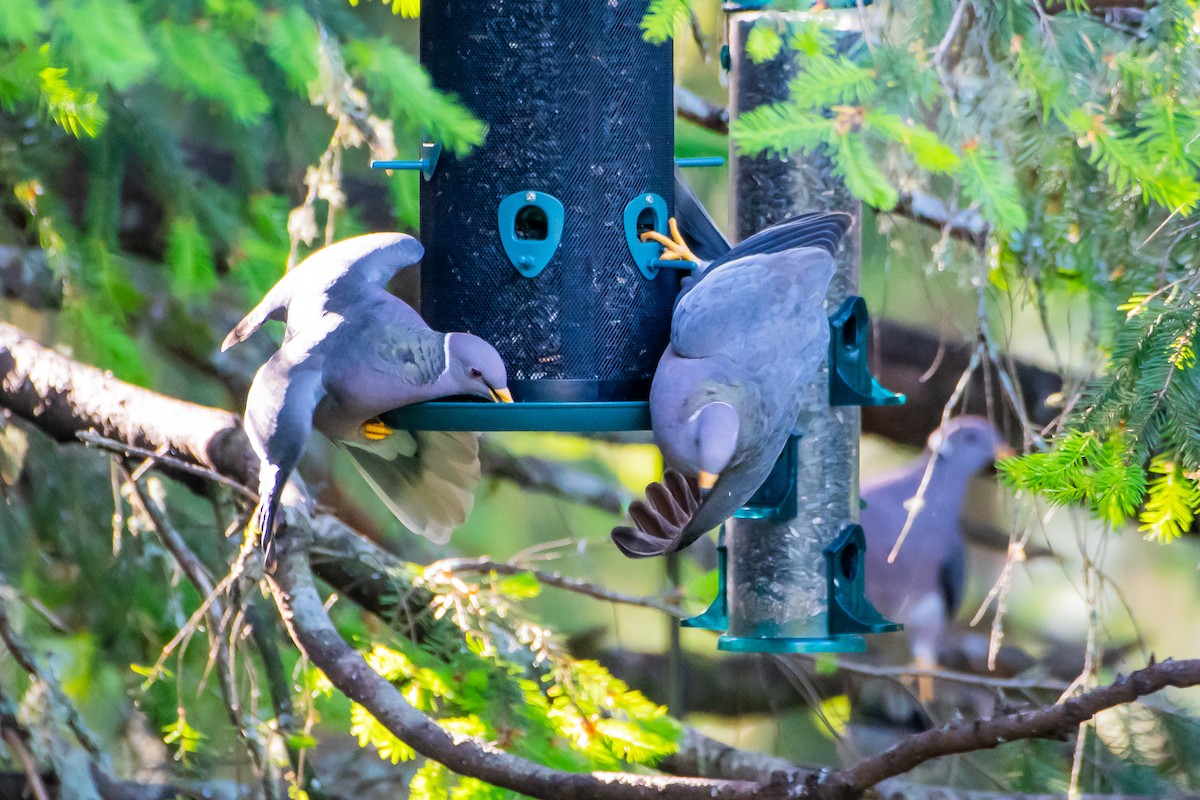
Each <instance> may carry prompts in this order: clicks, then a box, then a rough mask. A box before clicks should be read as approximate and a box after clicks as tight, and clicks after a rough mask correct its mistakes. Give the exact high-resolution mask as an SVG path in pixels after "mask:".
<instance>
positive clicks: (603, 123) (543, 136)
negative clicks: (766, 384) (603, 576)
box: [373, 0, 679, 431]
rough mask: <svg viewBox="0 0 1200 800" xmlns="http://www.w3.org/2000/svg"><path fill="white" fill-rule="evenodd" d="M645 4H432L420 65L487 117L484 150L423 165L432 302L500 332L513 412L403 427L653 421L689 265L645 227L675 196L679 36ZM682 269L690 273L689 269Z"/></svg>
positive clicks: (576, 427) (599, 426) (431, 316)
mask: <svg viewBox="0 0 1200 800" xmlns="http://www.w3.org/2000/svg"><path fill="white" fill-rule="evenodd" d="M648 5H649V3H648V2H647V0H619V1H618V2H597V3H593V2H578V0H561V1H560V2H542V0H490V2H487V3H484V4H483V6H484V7H483V8H481V7H480V6H481V4H480V3H479V2H478V0H473V1H472V0H449V1H448V2H439V3H431V4H428V6H427V8H426V9H424V10H423V11H422V14H421V61H422V63H423V64H424V66H425V68H426V69H427V70H428V71H429V74H430V75H431V77H432V78H433V82H434V85H435V86H437V88H438V89H440V90H442V91H445V92H448V93H451V94H454V95H457V96H458V97H459V98H460V99H461V100H462V102H463V103H464V104H465V105H466V106H467V107H468V108H469V109H470V110H471V111H472V112H473V113H474V114H475V115H476V116H477V117H479V118H480V119H482V120H484V121H485V122H486V123H487V125H488V134H487V139H486V142H485V143H484V144H483V145H482V146H480V147H478V148H476V149H475V150H473V151H472V152H471V153H470V154H469V155H466V156H463V157H455V156H453V155H449V154H445V153H441V152H440V149H439V148H437V147H436V145H434V144H428V145H426V146H425V148H424V153H423V158H422V159H420V160H419V161H413V162H376V163H375V164H374V165H373V166H376V167H383V168H397V167H401V168H410V169H421V171H422V173H423V175H424V178H425V179H424V180H423V181H422V182H421V240H422V242H423V243H424V245H425V258H424V260H423V261H422V264H421V313H422V315H423V316H424V317H425V319H426V320H427V321H428V322H429V324H430V325H432V326H433V327H434V328H436V329H438V330H461V331H471V332H472V333H475V334H477V335H479V336H482V337H483V338H484V339H486V340H488V341H490V342H492V343H493V344H494V345H495V346H496V348H497V349H498V350H499V351H500V354H501V355H502V356H503V357H504V360H505V363H506V364H507V365H508V370H509V387H510V388H511V389H512V392H513V396H514V397H515V398H516V400H517V401H518V402H516V403H515V404H513V405H505V406H499V405H481V404H475V403H435V404H428V405H425V406H422V407H420V408H413V409H406V410H404V411H400V412H397V413H396V414H395V415H393V417H392V418H390V419H389V422H393V423H395V424H399V425H405V426H410V427H412V426H418V427H435V428H438V429H443V430H558V431H594V430H614V429H647V428H648V427H649V417H648V412H647V408H646V398H647V397H648V394H649V388H650V379H651V377H652V376H653V374H654V367H655V365H656V364H657V363H658V358H659V356H660V355H661V354H662V351H663V349H664V348H665V347H666V344H667V338H668V330H669V325H670V318H671V306H672V303H673V301H674V298H675V295H676V293H677V291H678V288H679V277H678V276H679V272H678V269H666V268H664V266H665V265H663V264H660V262H659V261H658V258H659V255H660V254H661V250H662V248H661V246H659V245H657V244H655V243H653V242H649V243H646V242H642V241H641V240H640V238H639V237H640V235H641V234H642V233H644V232H646V231H650V230H657V231H659V232H662V233H666V231H667V220H668V218H669V217H670V216H671V212H672V205H673V199H674V183H673V180H674V179H673V169H674V164H673V155H674V153H673V148H674V110H673V107H672V87H673V80H674V78H673V56H672V51H671V47H670V45H653V44H649V43H647V42H646V41H645V40H644V39H643V37H642V30H641V27H640V24H641V21H642V17H643V16H644V14H645V12H646V10H647V7H648ZM674 266H676V267H678V264H675V265H674Z"/></svg>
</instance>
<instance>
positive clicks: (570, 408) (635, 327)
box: [372, 0, 898, 652]
mask: <svg viewBox="0 0 1200 800" xmlns="http://www.w3.org/2000/svg"><path fill="white" fill-rule="evenodd" d="M649 5H650V0H605V1H604V2H592V1H591V0H587V1H586V2H585V1H584V0H557V1H555V0H550V1H549V2H546V1H545V0H485V2H480V0H441V2H438V3H429V4H426V8H424V9H423V10H422V14H421V23H420V24H421V61H422V63H423V64H424V66H425V68H426V69H427V70H428V71H429V74H430V75H431V77H432V79H433V82H434V85H435V86H436V87H437V88H438V89H439V90H441V91H444V92H448V93H450V94H453V95H456V96H458V97H459V98H460V99H461V101H462V102H463V103H464V104H465V105H466V106H467V107H468V108H469V109H470V110H471V111H472V112H473V113H474V114H475V115H476V116H477V117H479V118H480V119H482V120H484V121H485V122H486V123H487V125H488V134H487V137H486V141H485V142H484V143H483V144H482V145H481V146H479V147H477V148H476V149H475V150H473V151H471V153H470V154H468V155H465V156H461V157H459V156H454V155H451V154H448V153H443V152H442V149H441V147H440V146H439V145H438V144H437V143H436V142H430V143H426V144H424V145H423V146H422V150H421V154H420V158H419V159H416V160H413V161H387V162H375V163H374V164H373V165H372V166H374V167H377V168H383V169H414V170H420V172H421V173H422V176H423V180H422V181H421V236H420V238H421V241H422V243H423V244H424V245H425V258H424V259H423V261H422V264H421V313H422V315H423V316H424V318H425V319H426V320H427V321H428V322H429V324H430V325H431V326H433V327H434V328H435V329H438V330H448V331H449V330H457V331H470V332H471V333H474V334H477V335H479V336H482V337H483V338H484V339H486V340H488V341H490V342H491V343H493V344H494V345H495V346H496V348H497V349H498V350H499V351H500V354H501V355H502V356H503V357H504V360H505V362H506V364H507V366H508V370H509V387H510V388H511V389H512V392H513V396H514V398H515V399H516V402H515V403H512V404H499V403H495V404H493V403H476V402H452V401H447V402H434V403H425V404H422V405H417V406H410V407H406V408H403V409H397V410H396V411H393V412H391V413H390V414H387V415H384V420H385V421H386V422H387V423H388V424H389V425H391V426H393V427H396V428H402V429H410V430H412V429H426V430H457V431H497V430H524V431H560V432H593V431H613V430H649V428H650V415H649V409H648V403H647V398H648V396H649V388H650V381H651V378H652V377H653V374H654V369H655V366H656V365H657V363H658V360H659V357H660V356H661V355H662V352H663V350H664V349H665V348H666V345H667V342H668V338H669V330H670V319H671V310H672V306H673V304H674V300H675V297H676V295H677V293H678V290H679V286H680V276H681V272H680V266H681V265H680V262H677V261H662V260H660V257H661V255H662V248H661V246H660V245H658V244H656V243H654V242H643V241H642V240H641V235H642V234H643V233H646V232H648V231H658V232H659V233H663V234H666V233H667V231H668V224H667V221H668V219H669V218H670V217H671V216H672V213H673V206H674V200H675V198H674V167H675V164H676V160H675V159H674V152H673V149H674V108H673V88H674V75H673V53H672V49H671V47H670V46H669V45H654V44H650V43H648V42H646V41H645V39H644V38H643V35H642V29H641V21H642V19H643V17H644V16H645V14H646V12H647V10H648V7H649ZM691 161H692V162H693V163H692V164H691V165H695V166H700V165H706V166H707V165H711V160H705V159H701V160H698V161H700V162H701V163H694V162H695V161H697V160H691ZM681 162H682V160H681ZM717 163H720V160H719V159H718V160H717ZM681 165H684V166H687V165H689V164H682V163H681ZM790 188H791V186H790V184H786V183H785V184H784V185H782V186H781V188H780V191H781V192H788V191H789V189H790ZM817 205H819V204H814V207H816V206H817ZM777 221H779V220H778V219H770V220H768V221H767V222H777ZM740 227H742V226H740V225H739V228H740ZM751 232H752V231H751ZM854 274H855V276H856V275H857V261H856V260H855V262H854ZM855 281H856V278H855ZM839 301H840V300H839ZM848 302H849V301H848ZM851 306H853V307H851ZM851 306H843V308H842V310H841V312H840V313H839V314H837V315H836V319H835V320H834V323H835V325H836V330H835V335H834V337H833V346H832V347H831V351H830V369H829V371H828V372H826V373H823V375H826V374H828V375H830V376H831V377H830V379H829V380H828V381H825V379H824V378H823V379H822V381H823V383H822V387H825V386H828V390H825V389H824V388H821V389H820V392H822V393H823V394H822V395H821V396H825V397H826V399H825V400H818V401H817V403H816V404H817V405H819V406H821V407H822V408H823V409H825V410H828V409H829V408H830V407H831V406H830V404H831V403H834V404H837V405H841V406H846V405H861V404H875V403H877V402H880V403H893V402H896V401H897V399H898V398H896V397H895V396H892V395H890V393H887V392H886V391H885V390H882V389H879V388H878V387H877V386H876V385H875V384H874V382H873V379H872V378H871V377H870V374H869V371H868V370H867V369H866V325H867V320H866V311H865V306H863V305H862V304H861V301H858V304H857V305H854V304H853V303H851ZM843 331H846V333H843ZM843 378H844V380H843ZM876 389H878V391H876ZM814 391H818V389H817V388H816V387H814ZM838 413H841V412H838ZM856 413H857V409H855V414H856ZM814 419H816V418H814ZM855 419H857V417H855ZM848 430H849V429H846V431H848ZM846 431H842V432H841V433H839V434H837V435H840V436H841V437H842V438H848V437H849V436H850V435H851V434H849V433H847V432H846ZM814 433H816V434H817V438H818V439H819V438H820V436H821V433H822V432H821V431H819V430H815V431H814ZM852 435H853V437H854V442H853V446H851V445H850V444H849V443H847V445H846V451H847V453H848V454H849V455H850V456H853V458H854V459H856V458H857V435H858V432H857V427H855V428H854V429H853V432H852ZM843 455H845V454H843ZM806 459H808V460H809V461H811V460H812V456H811V454H807V453H806V445H805V443H804V439H803V436H801V437H799V438H796V437H794V438H793V441H792V442H791V443H789V446H788V447H787V448H786V449H785V452H784V454H783V456H781V459H780V462H779V464H778V465H777V466H776V469H775V471H774V472H773V473H772V475H771V477H770V478H769V479H768V481H767V482H766V484H765V485H764V487H763V488H762V489H760V490H759V493H758V494H757V495H756V496H755V498H753V499H752V500H751V502H750V503H749V504H748V505H747V507H746V508H744V509H742V511H740V512H739V514H738V517H739V519H740V520H742V521H746V522H754V521H764V522H766V523H770V524H773V525H774V524H778V525H782V526H784V528H781V530H783V529H785V528H786V526H787V524H788V523H789V521H791V520H796V521H797V522H803V521H804V520H801V519H800V518H801V517H804V516H805V513H806V511H805V507H804V501H805V496H804V494H803V491H799V492H798V488H799V489H800V490H803V489H804V488H805V487H804V485H803V482H802V481H801V480H800V477H802V476H804V475H805V469H804V467H805V463H804V462H805V460H806ZM810 466H811V465H810ZM808 471H809V472H813V470H812V469H809V470H808ZM814 474H815V473H814ZM853 475H854V481H853V486H852V487H851V486H847V488H846V492H845V494H847V495H852V497H853V498H854V500H855V502H856V498H857V472H856V471H855V472H854V473H853ZM798 476H799V477H798ZM841 500H844V501H846V503H849V502H850V498H849V497H847V498H840V500H839V502H838V503H833V504H832V505H831V507H830V509H829V511H830V513H831V514H832V515H833V516H836V517H838V518H839V519H841V518H843V517H844V522H845V523H846V525H847V532H846V533H845V535H844V536H840V537H839V538H838V539H837V541H832V538H833V537H832V536H831V535H827V534H826V532H824V531H819V532H817V533H815V534H814V536H815V538H814V541H815V542H816V544H815V548H816V549H815V553H816V555H815V556H814V557H809V556H810V555H811V554H810V553H809V552H808V550H812V548H808V550H805V551H804V553H803V554H800V550H797V549H795V548H792V549H790V550H789V549H787V548H786V547H784V548H778V547H776V548H774V549H772V547H773V545H771V544H770V542H768V539H770V538H773V537H772V536H766V537H758V536H756V535H749V536H748V534H747V533H746V532H738V533H736V534H733V535H731V545H730V547H729V549H728V558H726V557H725V556H726V549H725V548H724V547H722V551H721V552H722V560H721V561H722V569H721V578H722V588H721V592H720V595H719V596H718V598H717V601H716V602H714V603H713V606H712V607H711V608H710V609H709V611H708V612H706V613H705V614H704V615H701V617H698V618H696V619H694V620H691V621H689V623H690V624H691V626H692V627H704V628H710V629H713V630H718V631H722V632H726V635H725V636H723V637H722V638H721V644H720V646H721V647H722V649H730V650H742V651H768V652H805V651H825V650H845V649H857V648H858V646H859V645H860V644H861V639H860V638H859V637H858V636H857V634H858V633H862V632H875V631H882V630H890V629H894V627H895V626H892V625H890V624H889V623H886V621H885V620H882V619H881V618H879V617H878V615H877V614H874V615H873V609H870V605H869V603H867V601H866V598H865V597H864V596H863V585H862V574H861V570H857V569H856V567H857V565H858V564H860V563H861V552H862V546H863V542H862V534H861V531H857V533H856V532H855V531H854V530H853V529H852V528H856V527H857V526H853V519H854V518H855V517H856V514H855V513H846V514H843V513H842V510H841V505H840V501H841ZM736 522H737V520H735V521H734V523H736ZM731 524H733V523H731ZM803 527H804V526H803V525H799V526H797V527H796V528H795V531H794V532H792V531H791V529H786V531H785V532H786V535H787V536H788V537H791V538H795V537H796V536H799V535H801V533H800V531H801V529H802V528H803ZM826 539H829V540H830V541H826ZM756 541H757V542H759V544H761V545H763V546H762V547H755V546H748V545H753V544H754V543H755V542H756ZM826 545H828V547H827V546H826ZM822 548H824V550H822ZM755 554H757V555H755ZM763 554H765V555H763ZM760 556H762V557H760ZM790 561H794V562H797V563H795V564H792V563H789V562H790ZM801 561H802V562H803V563H799V562H801ZM809 562H812V563H809ZM727 564H728V567H729V569H728V574H727V571H726V569H725V567H726V565H727ZM727 586H728V590H727V589H726V587H727ZM777 601H778V602H777ZM772 609H785V611H784V612H780V613H776V612H775V611H772ZM789 609H790V610H789ZM792 611H795V613H794V614H793V613H792ZM689 623H685V624H689ZM827 623H828V624H827Z"/></svg>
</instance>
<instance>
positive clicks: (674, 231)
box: [639, 217, 700, 264]
mask: <svg viewBox="0 0 1200 800" xmlns="http://www.w3.org/2000/svg"><path fill="white" fill-rule="evenodd" d="M667 226H668V227H669V228H670V229H671V236H670V237H669V238H668V237H667V236H664V235H663V234H661V233H659V232H658V231H646V232H645V233H643V234H642V235H641V237H639V238H641V240H642V241H643V242H658V243H659V244H661V245H662V246H663V253H662V255H661V256H659V259H660V260H662V261H691V262H692V263H694V264H699V263H700V258H699V257H698V256H697V255H696V254H695V253H693V252H692V249H691V248H690V247H688V246H687V242H685V241H684V240H683V235H682V234H681V233H680V232H679V223H678V222H676V221H675V218H674V217H671V218H670V219H669V220H667Z"/></svg>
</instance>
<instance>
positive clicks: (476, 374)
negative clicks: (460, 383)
mask: <svg viewBox="0 0 1200 800" xmlns="http://www.w3.org/2000/svg"><path fill="white" fill-rule="evenodd" d="M467 374H469V375H470V376H471V377H472V378H475V379H476V380H478V379H479V378H482V377H483V373H482V372H480V371H479V370H477V369H475V368H474V367H471V369H470V370H468V372H467Z"/></svg>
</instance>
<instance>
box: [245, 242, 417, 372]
mask: <svg viewBox="0 0 1200 800" xmlns="http://www.w3.org/2000/svg"><path fill="white" fill-rule="evenodd" d="M424 254H425V248H423V247H422V246H421V243H420V242H418V241H417V240H416V239H414V238H413V237H411V236H408V235H407V234H403V233H369V234H366V235H364V236H355V237H353V238H350V239H346V240H344V241H341V242H337V243H335V244H331V245H330V246H328V247H325V248H322V249H320V250H318V251H317V252H315V253H313V254H312V255H311V256H309V257H308V258H306V259H304V261H302V262H300V263H299V264H298V265H296V267H295V268H293V269H292V270H290V271H289V272H287V274H285V275H284V276H283V277H282V278H280V279H279V282H278V283H276V284H275V285H274V286H273V287H271V290H270V291H268V292H267V294H266V295H265V296H264V297H263V299H262V301H261V302H259V304H258V305H257V306H255V307H254V309H253V310H252V311H251V312H250V313H249V314H247V315H246V316H245V318H243V319H242V321H241V322H239V323H238V324H237V325H236V326H235V327H234V329H233V330H232V331H230V333H229V335H228V336H226V337H225V341H224V342H222V343H221V350H222V351H224V350H228V349H229V348H230V347H232V346H233V345H235V344H237V343H238V342H242V341H245V340H246V339H248V338H249V337H250V336H251V335H252V334H253V333H254V332H255V331H256V330H258V329H259V328H260V327H261V326H262V324H263V323H264V322H266V321H267V320H268V319H281V318H282V315H283V314H285V313H286V314H287V315H288V318H289V319H288V322H289V329H291V328H292V327H293V320H292V319H291V313H292V306H293V304H297V305H299V306H301V308H300V309H299V310H300V312H301V316H302V319H301V320H300V321H299V322H300V324H303V322H304V319H303V318H307V317H308V316H311V315H313V314H315V313H320V310H321V309H322V308H323V307H324V305H325V303H326V301H327V298H328V297H329V296H331V295H334V294H338V293H342V294H344V295H350V296H351V297H353V296H356V295H358V294H359V293H361V292H363V291H365V290H368V289H378V288H382V287H383V286H384V284H386V283H387V282H388V280H389V279H391V277H392V276H393V275H395V274H396V273H397V272H398V271H399V270H401V269H403V268H404V267H407V266H411V265H412V264H416V263H417V262H418V261H420V260H421V257H422V256H423V255H424ZM347 299H349V298H347Z"/></svg>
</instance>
